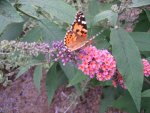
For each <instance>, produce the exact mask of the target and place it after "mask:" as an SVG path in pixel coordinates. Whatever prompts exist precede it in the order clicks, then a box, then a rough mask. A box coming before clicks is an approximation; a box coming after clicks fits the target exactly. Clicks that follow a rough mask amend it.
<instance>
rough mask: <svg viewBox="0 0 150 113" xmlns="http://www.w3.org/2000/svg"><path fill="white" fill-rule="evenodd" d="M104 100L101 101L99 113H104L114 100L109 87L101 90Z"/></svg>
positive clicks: (112, 92)
mask: <svg viewBox="0 0 150 113" xmlns="http://www.w3.org/2000/svg"><path fill="white" fill-rule="evenodd" d="M102 92H103V95H104V98H102V99H101V103H100V113H105V111H106V110H107V108H108V107H110V106H112V103H113V101H114V100H115V99H114V90H113V89H112V88H111V87H109V88H105V89H103V90H102Z"/></svg>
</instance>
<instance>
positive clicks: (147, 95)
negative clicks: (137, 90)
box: [142, 89, 150, 97]
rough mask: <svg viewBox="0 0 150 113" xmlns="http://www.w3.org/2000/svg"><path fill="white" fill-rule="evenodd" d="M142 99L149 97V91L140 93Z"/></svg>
mask: <svg viewBox="0 0 150 113" xmlns="http://www.w3.org/2000/svg"><path fill="white" fill-rule="evenodd" d="M142 97H150V89H148V90H146V91H144V92H142Z"/></svg>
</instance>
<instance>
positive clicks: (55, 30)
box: [23, 19, 66, 43]
mask: <svg viewBox="0 0 150 113" xmlns="http://www.w3.org/2000/svg"><path fill="white" fill-rule="evenodd" d="M40 21H41V23H40V26H37V27H35V28H33V29H32V30H31V31H29V32H28V34H27V35H26V36H24V37H23V41H27V42H33V41H38V40H40V39H43V40H44V41H45V42H49V43H51V42H52V41H54V40H63V38H64V36H65V33H66V31H65V30H62V29H61V28H60V27H59V26H58V25H57V24H55V23H53V22H51V21H49V20H47V19H43V20H40Z"/></svg>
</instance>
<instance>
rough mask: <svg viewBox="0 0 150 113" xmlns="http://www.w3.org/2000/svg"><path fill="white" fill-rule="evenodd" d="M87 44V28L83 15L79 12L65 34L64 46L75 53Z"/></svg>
mask: <svg viewBox="0 0 150 113" xmlns="http://www.w3.org/2000/svg"><path fill="white" fill-rule="evenodd" d="M86 42H87V26H86V21H85V16H84V14H83V13H82V12H81V11H79V12H77V14H76V17H75V20H74V22H73V24H72V26H71V28H70V30H69V31H68V32H67V33H66V36H65V38H64V44H65V46H66V47H67V48H68V49H69V50H70V51H75V50H77V49H79V48H81V47H83V46H84V45H85V43H86Z"/></svg>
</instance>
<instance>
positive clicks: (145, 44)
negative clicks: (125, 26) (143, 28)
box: [130, 32, 150, 51]
mask: <svg viewBox="0 0 150 113" xmlns="http://www.w3.org/2000/svg"><path fill="white" fill-rule="evenodd" d="M130 35H131V37H132V38H133V40H134V41H135V43H136V45H137V46H138V48H139V50H140V51H150V33H148V32H132V33H130Z"/></svg>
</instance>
